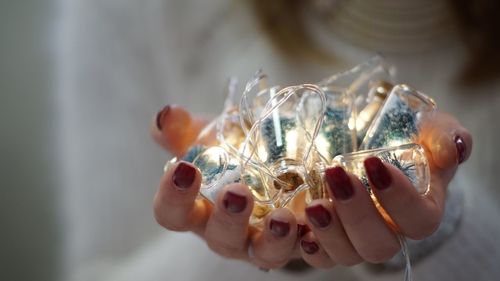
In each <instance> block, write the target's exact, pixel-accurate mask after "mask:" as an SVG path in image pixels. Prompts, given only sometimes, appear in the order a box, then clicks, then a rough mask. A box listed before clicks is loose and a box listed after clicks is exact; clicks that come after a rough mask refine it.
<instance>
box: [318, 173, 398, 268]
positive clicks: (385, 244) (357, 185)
mask: <svg viewBox="0 0 500 281" xmlns="http://www.w3.org/2000/svg"><path fill="white" fill-rule="evenodd" d="M325 179H326V182H327V184H328V186H329V191H330V195H331V198H332V201H333V204H334V206H335V210H336V212H337V215H338V217H339V219H340V221H341V222H342V225H343V226H344V229H345V232H346V234H347V236H348V237H349V240H350V241H351V243H352V245H353V246H354V248H355V249H356V251H357V252H358V254H359V255H360V256H361V257H362V258H363V259H364V260H366V261H369V262H372V263H380V262H384V261H387V260H389V259H390V258H392V257H393V256H394V255H395V254H396V253H397V252H398V251H399V249H400V246H399V241H398V239H397V237H396V234H395V233H394V232H393V231H392V230H391V229H390V228H389V226H388V225H387V223H386V222H385V220H384V219H383V218H382V216H381V214H380V213H379V212H378V210H377V208H376V207H375V205H374V203H373V201H372V199H371V198H370V195H369V194H368V192H366V189H365V187H364V186H363V184H362V183H361V182H360V180H359V179H358V178H356V177H355V176H354V175H351V174H348V173H346V172H345V171H344V169H343V168H342V167H333V168H329V169H327V170H326V171H325Z"/></svg>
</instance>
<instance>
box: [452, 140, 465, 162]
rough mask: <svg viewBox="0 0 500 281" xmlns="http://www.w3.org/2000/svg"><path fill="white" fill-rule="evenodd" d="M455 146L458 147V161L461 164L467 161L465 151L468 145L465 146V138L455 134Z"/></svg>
mask: <svg viewBox="0 0 500 281" xmlns="http://www.w3.org/2000/svg"><path fill="white" fill-rule="evenodd" d="M454 141H455V146H456V147H457V161H458V164H461V163H463V162H464V161H465V151H466V150H467V147H466V146H465V142H464V139H462V137H461V136H455V139H454Z"/></svg>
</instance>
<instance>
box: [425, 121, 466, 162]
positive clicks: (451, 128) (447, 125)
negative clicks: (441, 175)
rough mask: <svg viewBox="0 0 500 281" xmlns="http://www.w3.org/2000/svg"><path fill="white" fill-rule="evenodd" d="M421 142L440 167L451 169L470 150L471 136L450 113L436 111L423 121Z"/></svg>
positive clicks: (463, 158) (464, 158)
mask: <svg viewBox="0 0 500 281" xmlns="http://www.w3.org/2000/svg"><path fill="white" fill-rule="evenodd" d="M421 143H423V145H424V146H425V147H426V148H427V149H428V150H429V151H430V153H431V155H432V157H431V159H432V161H433V163H434V164H435V165H436V166H437V167H439V168H440V169H450V168H451V169H452V168H455V167H456V165H457V164H460V163H463V162H464V161H466V160H467V159H468V158H469V156H470V154H471V152H472V136H471V134H470V133H469V131H467V129H465V128H464V127H462V125H461V124H460V123H459V122H458V121H457V120H456V119H455V118H454V117H453V116H451V115H449V114H447V113H443V112H436V113H435V114H434V115H432V117H431V118H429V119H427V120H426V121H425V122H424V125H423V128H422V139H421Z"/></svg>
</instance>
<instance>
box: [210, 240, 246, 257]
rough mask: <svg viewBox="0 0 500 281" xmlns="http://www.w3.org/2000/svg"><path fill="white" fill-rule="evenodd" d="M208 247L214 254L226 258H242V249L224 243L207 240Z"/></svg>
mask: <svg viewBox="0 0 500 281" xmlns="http://www.w3.org/2000/svg"><path fill="white" fill-rule="evenodd" d="M207 246H208V248H210V250H212V251H213V252H215V253H217V254H219V255H221V256H223V257H226V258H241V256H242V251H243V250H242V248H241V247H238V246H234V245H230V244H228V243H225V242H223V241H219V240H213V239H212V240H211V239H207Z"/></svg>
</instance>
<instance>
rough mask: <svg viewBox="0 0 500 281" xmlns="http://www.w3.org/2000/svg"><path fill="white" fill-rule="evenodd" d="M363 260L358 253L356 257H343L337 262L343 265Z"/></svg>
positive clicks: (352, 264)
mask: <svg viewBox="0 0 500 281" xmlns="http://www.w3.org/2000/svg"><path fill="white" fill-rule="evenodd" d="M362 262H363V259H362V258H361V257H360V256H359V255H356V256H354V257H342V258H340V259H339V260H338V261H336V263H338V264H340V265H343V266H354V265H357V264H360V263H362Z"/></svg>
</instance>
